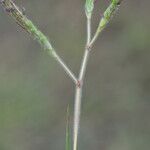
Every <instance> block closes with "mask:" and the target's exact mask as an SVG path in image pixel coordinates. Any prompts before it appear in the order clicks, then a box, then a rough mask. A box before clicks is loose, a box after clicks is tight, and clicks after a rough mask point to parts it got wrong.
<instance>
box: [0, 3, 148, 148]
mask: <svg viewBox="0 0 150 150" xmlns="http://www.w3.org/2000/svg"><path fill="white" fill-rule="evenodd" d="M84 2H85V1H83V0H57V1H56V0H32V1H29V0H28V1H27V0H21V1H19V0H16V3H17V4H18V5H19V6H21V7H24V8H25V9H26V15H27V16H29V18H31V19H32V20H33V22H34V23H35V24H36V25H37V26H38V27H39V28H40V29H41V30H42V31H43V32H44V33H46V35H47V36H48V37H49V39H50V41H51V42H52V45H54V47H55V48H56V49H57V52H58V53H59V54H60V55H61V56H62V58H64V60H65V62H66V63H67V64H68V65H69V66H70V67H71V68H72V70H73V71H74V72H75V73H76V74H77V73H78V70H79V68H80V63H81V59H82V54H83V51H84V45H85V39H86V29H85V26H86V24H85V22H86V18H85V14H84ZM107 5H108V3H107V1H105V0H99V1H98V2H97V3H96V8H95V13H94V16H93V31H95V29H96V27H97V24H98V21H99V18H100V12H103V10H105V8H106V7H107ZM149 14H150V1H149V0H142V1H141V0H134V1H131V0H124V2H123V4H122V5H121V7H120V10H119V11H118V13H117V15H115V17H114V18H113V20H112V21H111V23H110V24H109V26H108V28H107V29H105V31H104V32H103V33H102V34H101V37H99V39H98V41H97V42H96V44H95V46H94V48H93V52H92V53H91V58H90V61H89V64H88V71H87V75H86V82H85V87H84V91H83V101H82V118H81V127H80V136H79V149H80V150H91V149H93V150H141V149H144V150H148V149H150V117H149V116H150V115H149V114H150V19H149ZM73 103H74V85H73V83H72V81H71V80H70V79H68V77H67V76H66V75H65V73H64V72H63V70H62V68H61V67H60V66H59V65H58V64H57V63H56V62H55V60H54V59H53V58H51V57H49V56H48V55H47V53H45V52H43V51H42V50H41V48H40V46H39V44H38V43H37V42H36V41H34V40H32V38H30V37H29V36H28V34H27V33H26V32H25V31H23V30H22V29H21V28H20V27H18V26H16V24H15V23H14V21H13V20H12V18H10V17H9V16H8V15H6V13H5V12H4V11H3V10H2V9H1V8H0V150H64V149H65V123H66V122H65V121H66V119H65V117H66V109H67V105H68V104H69V105H70V107H71V115H72V114H73V113H72V112H73Z"/></svg>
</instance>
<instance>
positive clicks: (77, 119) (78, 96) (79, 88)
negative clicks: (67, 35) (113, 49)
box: [73, 17, 91, 150]
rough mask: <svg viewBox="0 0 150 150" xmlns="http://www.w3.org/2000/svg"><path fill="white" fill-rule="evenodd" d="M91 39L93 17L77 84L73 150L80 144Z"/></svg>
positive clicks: (89, 25)
mask: <svg viewBox="0 0 150 150" xmlns="http://www.w3.org/2000/svg"><path fill="white" fill-rule="evenodd" d="M90 40H91V17H90V18H87V43H86V46H85V52H84V55H83V61H82V64H81V68H80V72H79V84H78V85H77V86H76V93H75V101H74V103H75V104H74V126H73V150H77V145H78V132H79V124H80V113H81V99H82V89H83V82H84V77H85V72H86V68H87V62H88V59H89V54H90V50H89V48H88V46H87V45H88V44H89V43H90Z"/></svg>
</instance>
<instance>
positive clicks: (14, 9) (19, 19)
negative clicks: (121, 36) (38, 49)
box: [0, 0, 78, 84]
mask: <svg viewBox="0 0 150 150" xmlns="http://www.w3.org/2000/svg"><path fill="white" fill-rule="evenodd" d="M0 3H1V6H2V7H3V8H4V10H5V11H6V12H7V13H8V14H9V15H10V16H11V17H12V18H13V19H14V20H15V21H16V23H17V24H18V25H19V26H20V27H22V28H23V29H24V30H25V31H27V32H28V33H29V34H30V35H31V36H32V37H33V39H36V40H37V41H38V42H39V43H40V44H41V46H42V47H43V48H44V49H45V50H46V51H47V52H48V53H49V54H50V55H51V56H52V57H53V58H54V59H55V60H56V61H57V62H58V63H59V64H60V66H61V67H62V68H63V69H64V71H65V72H66V73H67V75H68V76H69V77H70V78H71V79H72V81H73V82H74V83H75V84H77V83H78V80H77V78H76V77H75V75H74V74H73V72H72V71H71V70H70V68H69V67H68V66H67V65H66V64H65V63H64V61H63V60H62V59H61V58H60V56H59V55H58V54H57V53H56V51H55V49H54V48H53V47H52V45H51V43H50V42H49V40H48V38H47V37H46V36H45V35H44V34H43V33H42V32H41V31H40V30H39V29H38V28H37V27H36V26H35V25H34V24H33V23H32V21H31V20H29V19H28V18H27V17H26V16H25V15H24V13H23V12H22V11H21V10H20V9H19V7H18V6H16V4H15V3H14V2H13V1H12V0H1V1H0Z"/></svg>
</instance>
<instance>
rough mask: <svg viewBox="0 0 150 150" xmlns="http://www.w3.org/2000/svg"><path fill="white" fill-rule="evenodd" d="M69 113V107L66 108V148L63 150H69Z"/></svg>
mask: <svg viewBox="0 0 150 150" xmlns="http://www.w3.org/2000/svg"><path fill="white" fill-rule="evenodd" d="M69 120H70V113H69V106H68V107H67V116H66V148H65V150H71V135H70V125H69Z"/></svg>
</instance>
